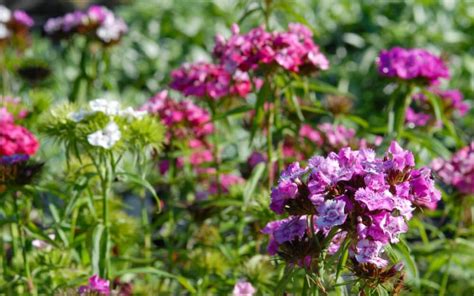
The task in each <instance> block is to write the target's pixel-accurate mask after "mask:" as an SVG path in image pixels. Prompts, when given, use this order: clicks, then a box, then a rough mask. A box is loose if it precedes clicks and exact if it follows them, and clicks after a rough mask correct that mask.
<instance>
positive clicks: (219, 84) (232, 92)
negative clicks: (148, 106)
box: [170, 62, 252, 100]
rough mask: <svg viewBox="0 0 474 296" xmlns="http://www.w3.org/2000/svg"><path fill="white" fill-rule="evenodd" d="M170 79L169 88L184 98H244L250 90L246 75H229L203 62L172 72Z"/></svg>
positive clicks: (221, 67)
mask: <svg viewBox="0 0 474 296" xmlns="http://www.w3.org/2000/svg"><path fill="white" fill-rule="evenodd" d="M171 78H172V81H171V84H170V87H171V88H172V89H175V90H178V91H180V92H182V93H183V94H184V95H186V96H195V97H208V98H211V99H214V100H217V99H220V98H222V97H225V96H240V97H246V96H247V94H248V93H249V92H250V91H251V90H252V84H251V82H250V78H249V76H248V74H247V73H244V72H242V71H236V72H233V73H230V72H228V71H226V70H225V69H224V67H223V66H222V65H215V64H210V63H204V62H200V63H196V64H189V65H184V66H182V67H181V68H178V69H176V70H174V71H172V72H171Z"/></svg>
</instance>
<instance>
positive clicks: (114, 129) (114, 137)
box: [87, 121, 122, 149]
mask: <svg viewBox="0 0 474 296" xmlns="http://www.w3.org/2000/svg"><path fill="white" fill-rule="evenodd" d="M121 137H122V133H121V132H120V129H119V126H118V125H117V124H116V123H115V122H114V121H111V122H109V123H108V124H107V126H106V127H105V128H104V129H101V130H98V131H96V132H95V133H92V134H90V135H88V136H87V141H88V142H89V144H91V145H92V146H99V147H102V148H105V149H110V148H112V147H113V146H114V145H115V143H117V142H118V140H120V138H121Z"/></svg>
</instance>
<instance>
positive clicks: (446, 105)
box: [405, 88, 470, 126]
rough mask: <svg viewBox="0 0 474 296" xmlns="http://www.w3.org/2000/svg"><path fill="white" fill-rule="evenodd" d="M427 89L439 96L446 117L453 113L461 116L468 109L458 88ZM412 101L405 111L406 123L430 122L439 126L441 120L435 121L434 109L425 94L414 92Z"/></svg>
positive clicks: (422, 123) (412, 124)
mask: <svg viewBox="0 0 474 296" xmlns="http://www.w3.org/2000/svg"><path fill="white" fill-rule="evenodd" d="M429 91H430V92H431V93H432V94H433V95H435V96H438V97H439V98H440V100H441V104H442V107H443V111H444V113H445V115H446V116H447V117H448V118H449V117H452V115H453V113H456V115H458V116H461V117H462V116H464V115H466V113H467V112H468V111H469V108H470V107H469V104H468V103H466V102H465V101H463V95H462V93H461V92H460V91H459V90H457V89H448V90H440V89H437V88H431V89H429ZM413 101H414V102H413V104H412V107H409V108H408V109H407V112H406V117H405V120H406V123H407V124H408V125H411V126H426V125H429V124H431V125H435V126H440V125H441V124H442V123H441V122H435V118H434V117H435V114H434V110H433V108H432V106H431V104H430V103H429V101H428V99H427V97H426V95H425V94H423V93H418V94H415V95H414V96H413Z"/></svg>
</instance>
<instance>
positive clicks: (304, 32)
mask: <svg viewBox="0 0 474 296" xmlns="http://www.w3.org/2000/svg"><path fill="white" fill-rule="evenodd" d="M214 55H215V57H216V58H217V59H218V60H219V62H220V63H221V64H222V65H224V67H225V69H226V70H228V71H235V70H236V69H239V70H242V71H249V70H259V68H261V67H265V66H278V67H281V68H282V69H284V70H287V71H291V72H295V73H311V72H315V71H319V70H327V69H328V68H329V61H328V59H327V58H326V57H325V56H324V54H322V53H321V51H320V50H319V47H318V46H317V45H316V44H315V43H314V41H313V33H312V32H311V30H310V29H309V28H307V27H305V26H304V25H302V24H289V26H288V31H287V32H272V33H270V32H267V31H265V29H263V28H262V27H258V28H255V29H252V30H251V31H249V32H248V33H246V34H240V29H239V27H238V26H237V25H236V24H234V25H233V26H232V36H231V37H230V38H229V39H228V40H225V38H224V37H222V36H216V45H215V47H214Z"/></svg>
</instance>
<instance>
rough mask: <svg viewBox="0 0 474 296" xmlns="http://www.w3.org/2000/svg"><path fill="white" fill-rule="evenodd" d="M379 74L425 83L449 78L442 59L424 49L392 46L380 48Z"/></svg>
mask: <svg viewBox="0 0 474 296" xmlns="http://www.w3.org/2000/svg"><path fill="white" fill-rule="evenodd" d="M377 66H378V70H379V73H380V75H383V76H387V77H393V78H398V79H401V80H414V79H418V80H421V81H422V82H424V83H427V84H437V83H438V82H439V79H441V78H449V77H450V75H449V69H448V68H447V66H446V65H445V63H444V61H443V60H442V59H441V58H439V57H437V56H435V55H433V54H432V53H430V52H428V51H427V50H424V49H418V48H413V49H405V48H401V47H394V48H392V49H389V50H382V52H381V53H380V55H379V56H378V58H377Z"/></svg>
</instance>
